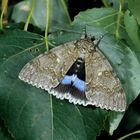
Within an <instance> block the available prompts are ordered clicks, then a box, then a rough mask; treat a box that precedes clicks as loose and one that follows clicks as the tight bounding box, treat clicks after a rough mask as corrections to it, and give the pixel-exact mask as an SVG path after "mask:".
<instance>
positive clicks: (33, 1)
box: [24, 0, 35, 31]
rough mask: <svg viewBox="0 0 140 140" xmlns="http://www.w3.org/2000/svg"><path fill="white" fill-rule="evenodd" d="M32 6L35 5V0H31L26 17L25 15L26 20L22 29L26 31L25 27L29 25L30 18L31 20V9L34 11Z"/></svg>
mask: <svg viewBox="0 0 140 140" xmlns="http://www.w3.org/2000/svg"><path fill="white" fill-rule="evenodd" d="M34 7H35V0H32V3H31V9H30V12H29V14H28V17H27V20H26V23H25V26H24V31H27V29H28V26H29V23H30V20H31V16H32V14H33V11H34Z"/></svg>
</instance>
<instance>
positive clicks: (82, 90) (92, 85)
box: [19, 37, 126, 112]
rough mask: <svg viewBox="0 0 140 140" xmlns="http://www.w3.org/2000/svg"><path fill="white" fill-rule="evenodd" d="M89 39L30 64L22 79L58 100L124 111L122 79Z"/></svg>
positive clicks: (63, 45) (68, 45) (60, 49)
mask: <svg viewBox="0 0 140 140" xmlns="http://www.w3.org/2000/svg"><path fill="white" fill-rule="evenodd" d="M98 44H99V41H97V44H95V43H94V42H93V40H92V39H91V38H90V37H84V38H81V39H79V40H76V41H71V42H67V43H64V44H62V45H60V46H58V47H55V48H53V49H51V50H50V51H47V52H45V53H44V54H41V55H39V56H38V57H36V58H34V59H33V60H31V61H30V62H28V63H27V64H26V65H25V66H24V67H23V69H22V70H21V72H20V73H19V78H20V79H21V80H23V81H25V82H27V83H29V84H31V85H33V86H36V87H37V88H41V89H45V90H47V91H48V93H50V94H52V95H54V96H56V98H58V99H61V100H63V99H67V100H68V101H69V102H70V103H74V104H79V105H83V106H87V105H93V106H96V107H100V108H102V109H107V110H113V111H119V112H122V111H125V108H126V99H125V93H124V91H123V88H122V86H121V83H120V80H119V79H118V77H117V75H116V74H115V72H114V71H113V69H112V66H111V65H110V63H109V61H108V60H107V58H106V57H105V56H104V55H103V53H102V52H101V51H100V50H99V49H98V48H97V47H96V46H97V45H98Z"/></svg>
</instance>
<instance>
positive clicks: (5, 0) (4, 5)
mask: <svg viewBox="0 0 140 140" xmlns="http://www.w3.org/2000/svg"><path fill="white" fill-rule="evenodd" d="M7 6H8V0H2V4H1V9H2V12H1V15H0V29H1V30H2V29H3V16H4V15H5V16H6V14H7Z"/></svg>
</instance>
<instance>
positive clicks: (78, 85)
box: [73, 78, 86, 92]
mask: <svg viewBox="0 0 140 140" xmlns="http://www.w3.org/2000/svg"><path fill="white" fill-rule="evenodd" d="M73 85H74V86H75V87H76V88H78V89H79V90H80V91H83V92H84V91H85V89H86V85H85V82H84V81H83V80H80V79H79V78H76V79H75V81H74V83H73Z"/></svg>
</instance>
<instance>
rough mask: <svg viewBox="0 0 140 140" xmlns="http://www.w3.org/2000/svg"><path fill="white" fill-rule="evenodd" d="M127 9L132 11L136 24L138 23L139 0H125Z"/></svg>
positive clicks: (139, 20)
mask: <svg viewBox="0 0 140 140" xmlns="http://www.w3.org/2000/svg"><path fill="white" fill-rule="evenodd" d="M127 3H128V9H129V10H130V11H131V12H132V13H133V15H134V17H135V18H136V19H137V22H138V24H139V25H140V16H139V13H140V1H139V0H134V1H132V0H127Z"/></svg>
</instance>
